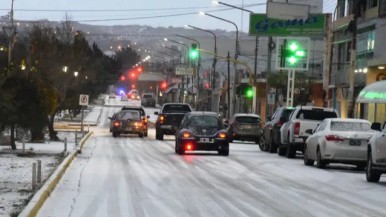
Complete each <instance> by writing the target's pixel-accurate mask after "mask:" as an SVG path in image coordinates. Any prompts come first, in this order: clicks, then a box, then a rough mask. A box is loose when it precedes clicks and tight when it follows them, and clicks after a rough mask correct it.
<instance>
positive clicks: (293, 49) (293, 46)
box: [289, 42, 298, 51]
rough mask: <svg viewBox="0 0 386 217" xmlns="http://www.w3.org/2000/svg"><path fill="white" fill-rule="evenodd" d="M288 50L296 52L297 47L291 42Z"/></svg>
mask: <svg viewBox="0 0 386 217" xmlns="http://www.w3.org/2000/svg"><path fill="white" fill-rule="evenodd" d="M289 48H290V50H291V51H296V50H297V49H298V45H297V44H296V42H292V43H291V44H290V46H289Z"/></svg>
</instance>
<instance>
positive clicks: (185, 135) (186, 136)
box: [182, 132, 192, 138]
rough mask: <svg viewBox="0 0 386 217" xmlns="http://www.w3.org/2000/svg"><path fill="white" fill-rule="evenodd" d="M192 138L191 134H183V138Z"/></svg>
mask: <svg viewBox="0 0 386 217" xmlns="http://www.w3.org/2000/svg"><path fill="white" fill-rule="evenodd" d="M191 136H192V134H191V133H190V132H183V133H182V138H189V137H191Z"/></svg>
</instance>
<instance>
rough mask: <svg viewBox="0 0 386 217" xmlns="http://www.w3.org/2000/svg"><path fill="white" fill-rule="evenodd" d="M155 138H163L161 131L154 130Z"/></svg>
mask: <svg viewBox="0 0 386 217" xmlns="http://www.w3.org/2000/svg"><path fill="white" fill-rule="evenodd" d="M155 138H156V139H157V140H164V134H163V133H161V132H158V131H156V132H155Z"/></svg>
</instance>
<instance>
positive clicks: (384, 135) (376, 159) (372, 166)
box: [366, 128, 386, 182]
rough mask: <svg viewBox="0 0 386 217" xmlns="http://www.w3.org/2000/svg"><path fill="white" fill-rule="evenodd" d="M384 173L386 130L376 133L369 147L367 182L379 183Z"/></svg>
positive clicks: (385, 166)
mask: <svg viewBox="0 0 386 217" xmlns="http://www.w3.org/2000/svg"><path fill="white" fill-rule="evenodd" d="M382 173H386V128H383V130H382V131H378V132H377V133H375V134H374V135H373V137H371V139H370V141H369V144H368V146H367V170H366V179H367V181H368V182H379V179H380V178H381V175H382Z"/></svg>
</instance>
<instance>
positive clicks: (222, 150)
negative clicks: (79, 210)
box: [175, 112, 229, 156]
mask: <svg viewBox="0 0 386 217" xmlns="http://www.w3.org/2000/svg"><path fill="white" fill-rule="evenodd" d="M197 150H204V151H217V152H218V154H220V155H223V156H228V155H229V142H228V138H227V132H226V131H225V127H224V125H223V123H222V120H221V119H220V116H219V115H218V114H217V113H215V112H189V113H186V114H185V115H184V118H183V120H182V122H181V125H180V127H179V128H178V129H177V132H176V145H175V153H177V154H184V153H185V151H197Z"/></svg>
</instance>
